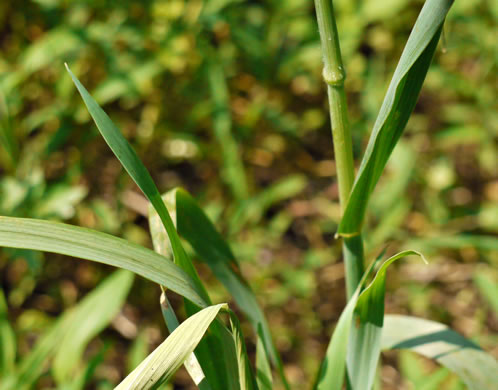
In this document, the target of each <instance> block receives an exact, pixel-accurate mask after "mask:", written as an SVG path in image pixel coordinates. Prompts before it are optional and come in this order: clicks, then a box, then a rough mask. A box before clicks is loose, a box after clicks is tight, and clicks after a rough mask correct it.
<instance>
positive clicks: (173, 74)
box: [0, 0, 498, 389]
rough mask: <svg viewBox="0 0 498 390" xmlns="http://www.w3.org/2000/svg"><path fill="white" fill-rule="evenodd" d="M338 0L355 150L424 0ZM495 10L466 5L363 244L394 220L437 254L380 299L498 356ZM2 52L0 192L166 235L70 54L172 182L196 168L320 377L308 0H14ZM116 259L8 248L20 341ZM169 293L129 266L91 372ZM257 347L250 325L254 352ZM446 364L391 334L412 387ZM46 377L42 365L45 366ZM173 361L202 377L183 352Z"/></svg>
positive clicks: (455, 14) (323, 194)
mask: <svg viewBox="0 0 498 390" xmlns="http://www.w3.org/2000/svg"><path fill="white" fill-rule="evenodd" d="M335 4H336V10H337V14H338V27H339V33H340V36H341V44H342V49H343V56H344V62H345V65H346V70H347V77H348V78H347V82H346V91H347V92H348V101H349V106H350V112H351V118H352V130H353V137H354V150H355V153H356V155H358V154H359V152H360V151H362V150H363V149H364V147H365V143H366V140H367V135H368V133H369V132H370V130H371V128H372V125H373V121H374V119H375V117H376V114H377V112H378V109H379V107H380V104H381V102H382V97H383V95H384V93H385V89H386V88H387V85H388V82H389V80H390V78H391V76H392V72H393V70H394V67H395V65H396V62H397V60H398V58H399V55H400V53H401V50H402V48H403V46H404V43H405V42H406V39H407V36H408V34H409V31H410V29H411V27H412V25H413V23H414V21H415V18H416V16H417V14H418V11H419V10H420V7H421V4H422V2H421V1H409V0H389V1H384V2H382V3H379V2H377V1H374V0H365V1H346V0H342V1H337V0H336V1H335ZM497 17H498V8H497V6H496V5H495V2H493V1H490V0H488V1H477V0H468V1H460V2H458V1H457V2H456V4H455V5H454V7H453V8H452V10H451V12H450V14H449V15H448V19H447V22H446V27H445V37H444V44H443V45H440V47H439V49H438V51H437V53H436V57H435V60H434V63H433V65H432V67H431V69H430V71H429V74H428V77H427V80H426V83H425V84H424V88H423V90H422V94H421V97H420V99H419V102H418V104H417V106H416V109H415V112H414V115H413V116H412V118H411V120H410V122H409V123H408V126H407V130H406V132H405V135H404V136H403V140H402V141H401V142H400V144H399V145H398V146H397V148H396V149H395V152H394V154H393V156H392V157H391V159H390V163H389V164H388V169H387V172H386V175H384V176H383V178H382V179H381V182H380V183H379V186H378V188H377V190H376V191H375V192H374V194H373V197H372V203H371V205H372V210H373V213H372V214H371V215H370V217H369V220H368V226H367V230H366V233H365V239H366V243H367V248H366V253H367V258H370V259H371V258H373V257H374V256H375V255H376V254H377V253H378V252H379V251H380V249H381V245H382V244H383V243H384V242H386V241H388V242H390V246H389V248H388V252H389V253H390V252H392V253H394V252H395V251H396V250H401V249H404V248H408V247H409V248H413V249H417V250H419V251H422V252H423V253H424V254H425V255H426V256H427V257H428V259H429V260H430V263H429V265H428V266H424V265H422V264H420V263H418V262H406V263H402V262H400V263H399V264H396V265H394V266H393V269H392V270H391V271H390V274H389V277H388V287H389V290H391V291H393V292H394V293H392V294H389V293H388V294H387V297H386V311H387V312H390V313H405V314H414V315H418V316H422V317H426V318H431V319H433V320H436V321H441V322H444V323H446V324H448V325H450V326H451V327H452V328H453V329H455V330H457V331H458V332H460V333H462V334H463V335H465V336H466V337H468V338H470V339H473V340H475V341H477V342H478V343H479V344H480V345H481V346H482V347H483V348H485V349H487V350H488V351H491V353H492V354H494V356H495V357H496V356H498V350H497V349H496V345H497V339H498V337H497V336H496V330H497V327H498V323H497V314H496V313H497V312H496V307H497V299H498V298H497V292H496V287H495V285H496V280H497V279H496V278H497V271H496V265H497V262H498V255H497V254H498V240H497V237H496V235H497V233H498V168H497V167H498V165H497V164H496V162H497V161H498V156H497V155H498V145H497V140H498V118H497V113H496V103H495V101H496V85H497V78H496V74H497V73H496V48H495V34H494V32H493V21H495V20H496V18H497ZM0 52H1V53H2V54H1V56H0V115H1V117H0V126H1V137H0V142H1V149H0V174H1V176H0V214H1V215H10V216H29V217H38V218H44V219H56V220H66V221H69V222H70V223H73V224H78V225H80V226H87V227H91V228H95V229H98V230H101V231H105V232H109V233H113V234H115V235H119V236H122V237H124V238H126V239H128V240H131V241H134V242H138V243H141V244H144V245H146V246H151V245H152V244H151V240H150V238H149V234H148V225H147V219H146V213H147V203H146V202H145V201H144V200H143V198H142V197H141V196H138V194H139V192H138V190H137V188H135V187H134V185H133V184H132V181H131V180H130V179H129V178H128V176H127V175H126V174H125V172H124V171H123V170H122V169H121V167H120V165H119V162H118V161H117V160H116V159H115V158H114V157H113V155H112V153H111V151H110V150H109V149H108V148H107V146H106V145H105V143H104V141H103V139H102V138H101V137H99V136H98V131H97V129H96V128H95V126H94V125H93V124H92V123H91V120H90V117H89V114H88V113H87V111H86V110H85V109H84V106H83V103H82V102H81V100H80V98H79V97H78V96H77V94H76V92H75V90H74V87H73V86H72V83H71V81H70V78H69V76H68V75H67V74H66V72H65V71H64V68H63V63H64V62H68V63H69V64H70V66H71V68H72V70H73V71H74V72H75V73H76V74H77V75H78V77H79V78H80V79H81V80H82V82H83V83H84V84H85V85H86V86H87V87H88V89H89V91H90V92H91V93H92V95H93V96H94V97H95V98H96V99H97V101H98V102H99V104H101V105H102V106H103V108H104V109H105V110H106V112H108V113H109V114H110V116H111V118H112V119H113V120H114V121H115V122H116V123H117V124H118V125H119V126H120V128H121V130H122V131H123V133H124V134H125V135H126V137H127V138H128V140H130V142H131V143H132V144H133V146H134V147H135V149H136V150H137V151H138V154H139V155H140V158H141V159H142V160H143V161H144V163H145V165H146V166H147V168H148V169H149V170H150V171H151V173H152V176H153V178H154V180H155V181H156V183H157V184H158V186H159V189H160V190H161V191H167V190H169V189H171V188H173V187H175V186H182V187H184V188H186V189H188V190H189V191H190V192H191V193H192V194H195V196H196V197H197V198H198V199H199V201H200V202H201V204H203V206H204V207H205V208H206V210H207V211H208V213H209V215H210V216H211V217H212V219H213V221H215V223H216V225H217V227H218V228H219V229H220V230H221V231H223V232H224V233H225V234H226V236H227V237H228V238H229V240H230V242H231V245H232V248H233V250H234V252H235V254H236V256H237V258H238V259H239V261H240V262H241V267H242V272H243V274H244V275H245V276H246V278H247V279H248V280H249V281H250V282H251V285H252V287H253V289H254V290H255V291H256V293H257V296H258V297H259V299H260V303H261V304H262V305H263V307H264V310H265V313H266V314H267V317H268V319H269V321H270V326H271V329H272V332H273V335H274V337H275V341H276V344H277V347H278V349H279V350H280V351H281V353H282V356H283V360H284V365H285V369H286V372H287V374H288V378H289V380H290V381H291V382H292V384H294V385H296V386H297V387H296V388H299V386H300V385H301V386H303V385H304V384H306V383H310V382H311V378H313V375H314V374H315V372H316V370H317V367H318V363H319V361H320V359H321V357H322V356H323V354H324V351H325V348H326V346H327V342H328V339H329V337H330V333H331V331H332V328H333V325H334V324H335V323H336V321H337V319H338V317H339V315H340V313H341V310H342V308H343V307H344V304H345V296H344V273H343V268H342V263H341V262H340V245H339V243H338V242H337V241H335V240H334V239H333V235H334V233H335V231H336V229H337V223H338V220H339V206H338V193H337V186H336V182H335V166H334V161H333V153H332V142H331V137H330V131H329V127H328V114H327V102H326V96H325V89H324V85H323V82H322V80H321V69H322V64H321V58H320V44H319V37H318V30H317V26H316V22H315V17H314V9H313V2H310V1H304V0H288V1H285V2H281V1H272V0H266V1H264V0H261V1H250V2H249V1H246V2H242V1H231V0H210V1H206V2H202V1H196V0H189V1H181V0H166V1H121V2H113V1H105V0H100V1H97V0H95V1H57V0H38V1H24V0H19V1H13V0H7V1H3V2H1V3H0ZM198 268H199V271H200V273H201V277H202V278H203V279H204V280H206V281H207V283H208V285H209V287H210V292H211V296H212V297H213V299H214V301H215V302H224V301H225V300H226V299H227V298H226V297H227V294H226V292H225V291H224V290H223V288H222V287H221V286H220V285H219V284H217V283H214V280H213V278H212V277H211V275H210V274H209V272H208V271H207V268H206V267H204V266H203V265H202V264H199V267H198ZM109 273H110V269H109V268H108V267H105V266H99V265H96V264H93V263H88V262H79V261H75V260H70V259H64V258H63V257H62V256H57V255H42V254H40V253H37V252H30V251H26V250H7V249H4V250H2V252H1V253H0V280H1V286H2V289H3V291H4V293H5V296H6V300H7V304H8V310H9V312H8V316H9V320H10V322H11V324H13V325H14V329H15V332H16V338H17V341H18V350H19V354H20V355H21V356H22V355H23V354H24V353H26V352H27V351H28V350H29V349H30V347H31V345H32V343H33V340H34V339H35V338H36V337H37V335H39V334H40V333H41V332H43V330H44V329H47V328H48V326H49V325H50V324H52V323H54V321H55V319H56V318H57V316H58V315H60V314H61V313H62V312H63V311H65V310H67V309H69V308H70V307H72V306H73V305H74V304H75V303H76V302H77V301H79V299H80V298H81V297H82V296H83V295H85V294H86V293H87V292H88V291H90V290H91V289H92V288H94V287H95V286H96V285H98V284H99V283H100V282H101V281H102V280H103V278H104V277H105V276H106V275H108V274H109ZM210 280H211V283H210V282H209V281H210ZM158 296H159V291H158V289H157V288H156V286H153V285H152V284H151V283H149V282H146V281H145V280H143V279H139V278H135V281H134V284H133V288H132V290H131V293H130V295H129V296H128V299H127V303H126V304H125V305H124V307H123V309H122V311H121V313H120V314H119V315H118V316H117V317H116V319H115V320H114V321H113V323H112V326H111V327H110V328H108V329H107V330H105V331H104V332H103V333H101V334H100V335H99V336H98V337H97V338H94V339H93V341H92V342H91V343H90V344H89V346H88V348H87V349H86V352H85V355H84V359H83V360H84V361H89V360H90V359H92V357H95V356H97V355H98V356H99V358H100V360H101V362H100V363H99V364H98V367H97V368H96V371H95V373H94V379H93V380H92V382H91V383H92V386H95V387H96V388H108V387H110V386H112V385H113V384H115V383H117V382H118V380H119V379H120V378H122V377H123V375H124V374H125V373H126V372H128V370H129V369H130V367H133V366H134V365H135V363H136V362H138V361H140V360H141V357H143V356H144V355H145V353H146V352H147V351H149V350H151V349H152V347H153V346H156V345H158V344H159V343H160V342H161V341H162V340H163V339H164V336H165V335H166V330H165V329H164V325H163V322H162V319H161V313H160V311H159V310H158V305H157V301H158ZM172 298H173V297H172ZM178 303H180V300H178V301H177V302H175V301H174V300H172V304H173V306H175V305H176V304H178ZM242 326H243V329H244V334H246V335H249V336H251V331H250V328H249V327H248V326H247V324H245V323H243V324H242ZM251 339H252V340H255V339H254V338H251ZM255 347H256V346H255V345H254V344H251V343H250V342H249V352H250V353H251V354H253V352H254V350H255ZM134 359H135V360H134ZM82 364H83V363H82ZM414 367H415V368H414ZM182 370H183V369H182ZM435 370H436V367H435V366H434V365H433V364H431V363H429V362H428V361H426V360H421V359H420V358H418V357H415V356H413V355H410V354H408V353H403V354H397V353H388V354H386V355H384V359H383V367H382V371H381V374H382V375H381V382H382V385H383V386H384V388H386V389H389V388H393V389H394V388H402V387H401V386H404V388H411V387H410V386H412V387H413V386H415V387H416V388H419V387H420V383H421V381H422V380H423V379H424V378H426V377H427V376H428V374H427V373H428V372H434V374H432V376H430V377H434V378H435V379H433V380H434V381H435V383H436V385H435V386H438V385H440V384H439V383H440V382H437V380H440V381H444V383H445V385H446V386H448V388H453V387H451V386H453V385H454V384H455V383H456V382H455V380H454V378H453V377H452V376H448V375H447V373H446V372H444V371H441V369H439V370H436V371H435ZM400 372H401V373H403V375H404V376H405V379H403V380H401V378H400ZM443 374H444V375H443ZM51 383H52V378H51V376H50V375H46V376H44V377H43V378H42V381H40V383H39V388H42V387H44V386H51ZM175 383H177V385H178V386H179V388H183V387H185V388H187V387H188V386H190V383H191V381H190V379H189V378H188V376H187V374H186V372H185V371H180V372H179V373H178V374H177V377H176V382H175ZM182 386H183V387H182Z"/></svg>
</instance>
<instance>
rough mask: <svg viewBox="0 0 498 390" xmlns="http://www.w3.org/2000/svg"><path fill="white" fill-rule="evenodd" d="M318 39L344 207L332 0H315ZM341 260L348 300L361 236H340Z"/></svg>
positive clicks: (344, 116)
mask: <svg viewBox="0 0 498 390" xmlns="http://www.w3.org/2000/svg"><path fill="white" fill-rule="evenodd" d="M315 8H316V15H317V20H318V27H319V30H320V40H321V42H322V52H323V63H324V67H323V79H324V80H325V83H326V84H327V93H328V98H329V108H330V120H331V127H332V138H333V141H334V154H335V162H336V168H337V181H338V185H339V202H340V204H341V209H342V210H344V208H345V207H346V204H347V202H348V198H349V193H350V192H351V188H352V187H353V181H354V165H353V147H352V141H351V132H350V129H349V120H348V108H347V101H346V93H345V92H344V81H345V79H346V72H345V71H344V66H343V64H342V57H341V48H340V46H339V35H338V33H337V26H336V22H335V16H334V6H333V4H332V0H315ZM343 251H344V263H345V269H346V290H347V296H348V299H349V298H350V297H351V295H352V294H353V292H354V290H355V289H356V286H357V285H358V283H359V281H360V279H361V276H362V274H363V242H362V239H361V237H353V238H346V239H344V243H343Z"/></svg>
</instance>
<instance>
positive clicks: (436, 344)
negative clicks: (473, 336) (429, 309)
mask: <svg viewBox="0 0 498 390" xmlns="http://www.w3.org/2000/svg"><path fill="white" fill-rule="evenodd" d="M381 346H382V349H383V350H386V349H409V350H412V351H414V352H417V353H419V354H420V355H423V356H425V357H427V358H430V359H434V360H435V361H437V362H438V363H440V364H441V365H443V366H445V367H447V368H448V369H450V370H451V371H453V372H454V373H455V374H457V375H458V376H459V377H460V379H462V381H463V382H464V383H465V384H466V385H467V386H468V388H469V389H470V390H493V389H496V373H497V372H498V363H497V362H496V360H495V359H494V358H493V356H491V355H490V354H487V353H486V352H484V351H483V350H482V349H481V348H479V347H478V346H477V345H475V344H474V343H473V342H471V341H469V340H467V339H466V338H465V337H463V336H461V335H459V334H458V333H456V332H454V331H452V330H451V329H450V328H448V327H447V326H446V325H444V324H441V323H438V322H434V321H429V320H426V319H423V318H417V317H410V316H403V315H386V316H385V318H384V329H383V331H382V340H381Z"/></svg>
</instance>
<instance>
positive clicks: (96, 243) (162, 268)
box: [0, 216, 207, 307]
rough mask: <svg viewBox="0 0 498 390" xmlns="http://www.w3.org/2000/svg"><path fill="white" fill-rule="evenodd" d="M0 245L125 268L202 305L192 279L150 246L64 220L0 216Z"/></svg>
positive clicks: (205, 303) (203, 303)
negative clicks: (61, 221) (74, 224)
mask: <svg viewBox="0 0 498 390" xmlns="http://www.w3.org/2000/svg"><path fill="white" fill-rule="evenodd" d="M0 246H5V247H10V248H24V249H33V250H38V251H45V252H53V253H60V254H63V255H67V256H73V257H78V258H81V259H86V260H91V261H96V262H98V263H104V264H108V265H112V266H114V267H119V268H123V269H127V270H129V271H132V272H134V273H136V274H137V275H140V276H143V277H144V278H146V279H149V280H152V281H153V282H156V283H158V284H160V285H163V286H166V287H167V288H169V289H170V290H173V291H174V292H176V293H177V294H180V295H182V296H184V297H185V298H187V299H189V300H190V301H192V302H194V303H195V304H196V305H199V306H202V307H205V306H207V302H206V301H204V300H203V299H202V298H201V297H200V296H199V294H198V293H197V289H196V288H195V286H194V282H193V281H192V279H191V278H190V277H189V276H188V275H187V274H186V273H185V272H184V271H183V270H181V269H180V268H179V267H178V266H176V265H175V264H174V263H173V262H171V261H169V260H168V259H166V258H165V257H164V256H161V255H159V254H157V253H155V252H153V251H151V250H150V249H147V248H144V247H142V246H140V245H136V244H132V243H130V242H128V241H126V240H123V239H121V238H117V237H113V236H111V235H109V234H105V233H101V232H97V231H95V230H91V229H85V228H81V227H77V226H71V225H67V224H64V223H59V222H52V221H42V220H36V219H29V218H13V217H1V216H0Z"/></svg>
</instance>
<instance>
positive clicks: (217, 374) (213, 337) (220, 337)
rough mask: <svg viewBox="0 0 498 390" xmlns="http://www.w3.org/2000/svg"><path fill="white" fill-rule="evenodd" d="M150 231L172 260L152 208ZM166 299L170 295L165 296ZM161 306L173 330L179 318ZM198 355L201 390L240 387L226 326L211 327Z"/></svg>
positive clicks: (166, 199) (168, 199)
mask: <svg viewBox="0 0 498 390" xmlns="http://www.w3.org/2000/svg"><path fill="white" fill-rule="evenodd" d="M171 198H172V197H171V196H163V201H164V203H165V205H166V206H167V208H168V211H169V212H170V213H171V216H172V221H173V223H174V226H175V228H176V227H177V226H176V220H177V218H176V209H175V207H173V206H172V204H174V202H175V201H174V200H172V199H171ZM173 198H174V196H173ZM149 228H150V233H151V237H152V243H153V246H154V250H155V251H156V252H158V253H160V254H161V255H163V256H165V257H166V258H168V259H171V258H172V257H173V253H172V250H171V243H170V241H169V239H168V235H167V233H166V231H165V230H164V226H163V225H162V223H161V219H160V218H159V216H158V214H157V212H156V210H155V209H154V207H153V206H152V205H149ZM163 292H164V289H163ZM164 297H165V298H166V295H164ZM166 299H167V298H166ZM161 307H162V310H163V316H165V321H166V324H167V325H168V328H169V327H170V326H173V325H174V323H175V319H176V315H175V313H174V311H173V309H172V308H171V307H170V306H168V308H167V310H166V311H165V310H164V308H163V305H161ZM185 309H186V312H187V315H188V316H190V315H193V314H195V313H196V312H197V311H198V309H197V307H196V306H194V305H192V304H191V303H190V302H189V301H188V300H186V301H185ZM176 322H178V321H176ZM173 329H174V328H173ZM173 329H171V328H170V329H169V330H170V331H172V330H173ZM213 354H216V356H217V357H218V358H217V359H212V358H211V356H212V355H213ZM195 355H196V357H197V360H198V361H199V363H200V365H201V371H203V373H204V374H205V376H206V380H204V381H202V382H201V383H200V384H201V390H202V388H213V389H219V388H223V389H232V388H238V382H239V378H238V372H237V366H236V364H235V361H236V351H235V345H234V344H233V341H232V335H231V333H230V332H229V331H228V329H227V328H226V327H225V326H224V325H223V324H221V323H218V322H217V321H215V322H214V323H213V324H211V326H210V332H208V334H207V335H206V337H204V338H203V339H202V340H201V341H200V343H199V345H198V346H197V348H196V349H195ZM192 378H193V379H194V382H195V381H196V379H195V378H194V377H192Z"/></svg>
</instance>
